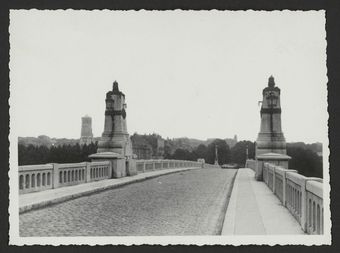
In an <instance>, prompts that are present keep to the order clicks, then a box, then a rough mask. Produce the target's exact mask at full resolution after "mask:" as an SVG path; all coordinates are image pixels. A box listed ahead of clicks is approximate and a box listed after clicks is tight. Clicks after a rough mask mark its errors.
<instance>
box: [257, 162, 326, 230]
mask: <svg viewBox="0 0 340 253" xmlns="http://www.w3.org/2000/svg"><path fill="white" fill-rule="evenodd" d="M259 163H260V162H259ZM263 181H264V183H265V184H266V185H267V186H268V187H269V188H270V189H271V191H272V192H273V193H274V194H275V195H276V196H277V197H278V198H279V199H280V201H281V203H282V205H283V206H285V207H286V208H287V209H288V210H289V212H290V213H291V214H292V215H293V216H294V218H295V219H296V220H297V221H298V222H299V224H300V225H301V228H302V229H303V230H304V231H305V232H306V233H308V234H323V224H324V217H323V180H322V179H321V178H315V177H305V176H303V175H300V174H298V173H297V171H296V170H289V169H285V168H283V167H281V166H278V165H275V164H271V163H268V162H265V163H263Z"/></svg>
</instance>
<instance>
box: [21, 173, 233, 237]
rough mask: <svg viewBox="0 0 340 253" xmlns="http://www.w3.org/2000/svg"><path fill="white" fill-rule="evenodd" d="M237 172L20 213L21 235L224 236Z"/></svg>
mask: <svg viewBox="0 0 340 253" xmlns="http://www.w3.org/2000/svg"><path fill="white" fill-rule="evenodd" d="M235 173H236V170H229V169H228V170H226V169H195V170H189V171H182V172H178V173H174V174H169V175H164V176H161V177H157V178H153V179H149V180H145V181H142V182H138V183H134V184H130V185H126V186H123V187H121V188H116V189H112V190H107V191H104V192H100V193H96V194H93V195H89V196H85V197H81V198H77V199H74V200H70V201H67V202H63V203H60V204H57V205H53V206H49V207H46V208H43V209H38V210H33V211H30V212H27V213H22V214H20V223H19V227H20V236H91V235H92V236H117V235H144V236H146V235H214V234H220V233H221V229H222V225H223V219H224V216H225V212H226V204H227V199H228V197H227V195H228V193H229V192H230V190H231V186H232V181H233V178H234V176H235Z"/></svg>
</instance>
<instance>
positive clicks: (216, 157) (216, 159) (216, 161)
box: [214, 144, 218, 165]
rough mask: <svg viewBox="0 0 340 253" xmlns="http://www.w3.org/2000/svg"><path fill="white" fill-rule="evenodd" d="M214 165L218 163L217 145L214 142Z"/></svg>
mask: <svg viewBox="0 0 340 253" xmlns="http://www.w3.org/2000/svg"><path fill="white" fill-rule="evenodd" d="M214 164H215V165H218V154H217V145H216V144H215V163H214Z"/></svg>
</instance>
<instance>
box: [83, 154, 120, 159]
mask: <svg viewBox="0 0 340 253" xmlns="http://www.w3.org/2000/svg"><path fill="white" fill-rule="evenodd" d="M89 157H90V158H111V159H112V158H118V159H123V158H125V157H124V156H123V155H121V154H118V153H115V152H101V153H96V154H92V155H89Z"/></svg>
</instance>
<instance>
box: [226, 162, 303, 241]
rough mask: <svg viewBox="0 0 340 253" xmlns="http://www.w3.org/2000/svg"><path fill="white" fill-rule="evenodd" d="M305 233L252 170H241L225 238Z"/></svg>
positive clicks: (228, 214) (236, 182)
mask: <svg viewBox="0 0 340 253" xmlns="http://www.w3.org/2000/svg"><path fill="white" fill-rule="evenodd" d="M265 234H269V235H274V234H304V232H303V230H302V229H301V227H300V225H299V224H298V222H297V221H296V220H295V219H294V217H293V216H292V215H291V214H290V213H289V211H288V210H287V209H286V208H285V207H284V206H282V204H281V202H280V200H279V199H278V198H277V197H276V196H275V195H274V194H273V193H272V192H271V191H270V189H269V188H268V187H267V185H266V184H265V183H263V182H259V181H256V180H255V177H254V172H253V171H252V170H251V169H248V168H243V169H239V170H238V173H237V175H236V178H235V182H234V187H233V191H232V194H231V198H230V201H229V205H228V209H227V213H226V216H225V219H224V224H223V229H222V235H265Z"/></svg>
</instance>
